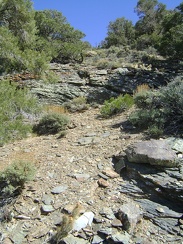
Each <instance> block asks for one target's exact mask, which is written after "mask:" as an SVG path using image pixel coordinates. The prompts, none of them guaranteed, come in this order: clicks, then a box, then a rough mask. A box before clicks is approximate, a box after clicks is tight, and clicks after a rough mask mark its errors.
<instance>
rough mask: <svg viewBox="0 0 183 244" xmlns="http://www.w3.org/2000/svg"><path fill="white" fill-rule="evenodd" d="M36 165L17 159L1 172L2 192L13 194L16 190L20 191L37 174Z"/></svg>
mask: <svg viewBox="0 0 183 244" xmlns="http://www.w3.org/2000/svg"><path fill="white" fill-rule="evenodd" d="M35 172H36V169H35V166H34V165H33V164H32V163H30V162H27V161H22V160H20V161H15V162H14V163H12V164H11V165H10V166H9V167H8V168H6V169H5V170H4V171H3V172H1V174H0V183H1V186H2V188H1V189H2V193H4V194H5V195H11V194H12V193H14V192H15V191H16V190H18V191H20V190H21V189H22V188H23V187H24V184H25V183H26V182H27V181H31V180H33V179H34V176H35Z"/></svg>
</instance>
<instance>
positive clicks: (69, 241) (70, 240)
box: [62, 234, 89, 244]
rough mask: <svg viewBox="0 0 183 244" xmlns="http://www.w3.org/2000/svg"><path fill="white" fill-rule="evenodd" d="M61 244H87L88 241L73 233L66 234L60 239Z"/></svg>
mask: <svg viewBox="0 0 183 244" xmlns="http://www.w3.org/2000/svg"><path fill="white" fill-rule="evenodd" d="M62 243H63V244H88V243H89V241H87V240H84V239H81V238H78V237H75V236H73V235H71V234H70V235H68V236H67V237H65V238H64V239H63V240H62Z"/></svg>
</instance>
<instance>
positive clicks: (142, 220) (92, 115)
mask: <svg viewBox="0 0 183 244" xmlns="http://www.w3.org/2000/svg"><path fill="white" fill-rule="evenodd" d="M127 116H128V112H125V113H123V114H121V115H118V116H115V117H113V118H110V119H105V120H104V119H101V118H100V117H99V108H90V109H88V110H87V111H85V112H83V113H72V114H69V117H70V119H71V123H70V126H69V129H68V132H67V134H66V136H65V137H63V138H58V137H57V135H50V136H40V137H36V136H30V137H29V138H27V139H25V140H22V141H17V142H15V143H12V144H8V145H5V146H3V147H2V148H0V158H1V164H0V167H1V168H0V170H2V169H3V168H4V167H5V166H7V165H9V164H10V163H11V162H12V161H15V160H16V159H23V160H27V161H31V162H33V163H35V165H36V168H37V172H36V177H35V180H34V181H31V182H28V183H27V184H26V186H25V189H23V192H22V194H21V195H20V196H18V198H17V199H16V200H15V201H13V202H12V203H10V204H9V205H8V204H7V205H4V206H3V207H2V208H1V219H2V216H5V215H7V216H8V215H11V216H12V219H11V221H8V222H7V221H2V222H1V226H0V240H1V243H3V244H7V243H8V244H10V243H15V244H24V243H33V244H41V243H51V241H50V240H51V239H53V238H52V236H54V234H55V233H56V229H57V228H56V226H57V225H58V224H59V223H60V222H61V221H62V218H63V215H64V214H63V210H65V211H67V212H69V211H71V209H72V208H73V207H74V206H75V205H76V204H77V203H78V202H80V203H81V204H82V206H83V208H84V211H87V212H88V211H90V212H93V213H94V219H93V223H92V226H91V228H90V227H87V228H84V230H82V231H80V232H78V233H72V234H69V235H68V236H67V237H66V238H64V240H63V241H62V242H60V243H93V244H94V243H125V244H126V243H144V244H146V243H183V230H182V229H181V228H180V227H181V226H182V225H183V223H181V225H180V223H179V222H180V221H182V219H180V208H181V206H178V211H177V212H175V211H174V210H171V209H168V207H166V206H165V207H164V209H163V207H162V205H158V203H157V204H156V203H154V205H155V207H154V206H153V205H151V207H152V208H153V207H154V208H155V209H156V212H157V216H158V214H162V213H163V214H164V220H165V221H166V218H168V219H171V220H170V221H172V220H173V221H174V222H173V224H175V226H173V228H174V231H173V230H172V229H171V231H170V228H168V227H167V228H161V227H160V224H156V221H152V218H155V219H156V217H157V216H155V217H154V215H153V214H152V213H151V211H150V210H149V212H148V214H147V213H146V214H144V211H143V209H142V208H141V206H140V205H138V202H137V201H135V200H138V201H139V202H140V201H141V199H142V198H144V195H142V194H139V191H137V192H135V185H134V188H133V185H132V184H130V182H131V183H132V182H133V181H135V179H134V178H133V174H132V175H131V176H130V177H131V179H130V178H129V176H128V177H127V175H126V173H125V170H124V171H123V173H122V174H121V175H120V170H121V169H122V168H123V167H121V168H120V169H119V170H116V171H117V172H116V171H115V169H114V158H115V159H116V158H118V157H120V155H124V150H125V149H126V148H127V146H128V145H130V144H131V143H132V142H136V141H140V140H142V139H143V136H142V134H140V133H136V132H135V131H133V133H127V132H126V131H123V129H121V127H120V126H121V124H122V122H125V121H126V118H127ZM148 187H149V186H148V184H147V186H146V187H145V188H146V193H147V192H148ZM127 188H129V189H128V190H129V192H128V191H127V190H126V189H127ZM121 189H123V190H121ZM124 189H125V190H124ZM125 191H126V192H125ZM133 191H134V194H130V193H132V192H133ZM137 193H138V194H137ZM135 194H136V197H135ZM132 195H133V196H132ZM146 201H147V204H148V199H147V200H146ZM122 206H123V207H122ZM121 208H123V210H121V211H123V213H126V215H128V216H131V219H130V217H128V218H129V219H128V221H129V224H130V228H128V227H126V226H125V218H124V217H123V218H122V219H123V220H124V222H123V225H122V221H120V220H121V219H120V218H119V216H120V211H119V209H121ZM125 209H126V210H125ZM167 209H168V210H167ZM125 211H126V212H125ZM128 212H130V213H128ZM165 212H168V217H167V216H166V214H165ZM152 215H153V217H152ZM143 216H144V217H143ZM162 221H163V220H162ZM157 222H158V221H157ZM167 223H169V222H167ZM171 223H172V222H171ZM178 224H179V226H180V227H177V225H178ZM162 225H164V222H162ZM162 227H164V226H162ZM176 228H177V229H176ZM125 229H126V230H127V231H125Z"/></svg>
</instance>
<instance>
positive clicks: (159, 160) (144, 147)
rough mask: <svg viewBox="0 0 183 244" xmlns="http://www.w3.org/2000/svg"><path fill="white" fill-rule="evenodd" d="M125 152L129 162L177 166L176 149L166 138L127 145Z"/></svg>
mask: <svg viewBox="0 0 183 244" xmlns="http://www.w3.org/2000/svg"><path fill="white" fill-rule="evenodd" d="M125 152H126V155H127V158H128V161H129V162H133V163H148V164H151V165H158V166H163V167H175V166H177V161H176V159H177V154H176V151H175V150H173V149H172V148H171V145H170V143H169V142H168V141H167V140H149V141H140V142H137V143H135V144H133V145H131V146H129V147H128V148H127V149H126V151H125Z"/></svg>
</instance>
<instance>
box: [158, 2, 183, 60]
mask: <svg viewBox="0 0 183 244" xmlns="http://www.w3.org/2000/svg"><path fill="white" fill-rule="evenodd" d="M162 30H163V35H162V39H161V43H160V46H159V51H160V53H161V54H162V55H165V56H168V57H170V58H173V59H176V60H177V59H181V60H182V59H183V3H181V4H180V5H179V6H178V7H177V8H175V10H173V11H172V10H171V11H168V12H167V14H166V15H165V16H164V18H163V23H162Z"/></svg>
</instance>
